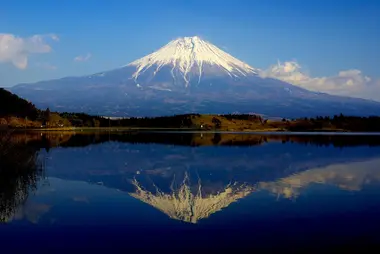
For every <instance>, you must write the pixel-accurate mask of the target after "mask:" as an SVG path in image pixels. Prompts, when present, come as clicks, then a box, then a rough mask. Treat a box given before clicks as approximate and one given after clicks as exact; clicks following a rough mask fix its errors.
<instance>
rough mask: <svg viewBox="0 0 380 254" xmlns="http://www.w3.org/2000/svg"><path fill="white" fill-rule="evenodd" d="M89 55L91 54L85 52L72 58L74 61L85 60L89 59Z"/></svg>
mask: <svg viewBox="0 0 380 254" xmlns="http://www.w3.org/2000/svg"><path fill="white" fill-rule="evenodd" d="M91 57H92V55H91V54H90V53H87V55H80V56H76V57H75V58H74V62H86V61H88V60H90V58H91Z"/></svg>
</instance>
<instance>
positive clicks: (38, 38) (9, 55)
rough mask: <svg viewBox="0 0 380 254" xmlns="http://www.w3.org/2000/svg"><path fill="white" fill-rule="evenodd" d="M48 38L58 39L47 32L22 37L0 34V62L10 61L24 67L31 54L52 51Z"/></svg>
mask: <svg viewBox="0 0 380 254" xmlns="http://www.w3.org/2000/svg"><path fill="white" fill-rule="evenodd" d="M49 40H53V41H58V40H59V37H58V36H57V35H55V34H48V35H33V36H31V37H28V38H22V37H19V36H16V35H13V34H0V62H3V63H12V64H13V65H14V66H16V67H17V68H19V69H26V68H27V66H28V58H29V56H30V55H31V54H44V53H49V52H51V51H52V48H51V46H50V45H49Z"/></svg>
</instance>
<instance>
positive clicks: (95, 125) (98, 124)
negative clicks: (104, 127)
mask: <svg viewBox="0 0 380 254" xmlns="http://www.w3.org/2000/svg"><path fill="white" fill-rule="evenodd" d="M92 122H93V125H94V127H96V128H99V127H100V121H99V120H98V119H95V118H93V119H92Z"/></svg>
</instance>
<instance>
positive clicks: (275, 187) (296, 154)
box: [0, 132, 380, 253]
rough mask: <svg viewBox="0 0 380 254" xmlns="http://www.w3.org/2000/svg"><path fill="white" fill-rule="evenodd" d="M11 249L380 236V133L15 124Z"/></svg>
mask: <svg viewBox="0 0 380 254" xmlns="http://www.w3.org/2000/svg"><path fill="white" fill-rule="evenodd" d="M1 137H2V138H1V140H2V141H1V142H0V159H1V160H0V174H1V177H0V220H1V221H2V222H3V223H2V224H1V225H0V237H1V238H0V239H1V243H2V247H3V249H7V250H11V251H13V252H17V251H21V249H22V250H28V252H32V253H33V252H38V251H40V250H45V251H46V250H54V251H55V252H56V251H58V250H61V251H65V250H66V249H69V248H74V249H76V250H78V249H80V248H91V249H96V250H98V251H100V250H104V252H107V253H108V252H109V251H110V249H113V250H114V251H115V252H116V251H118V250H132V249H138V250H140V251H142V250H144V249H147V250H148V249H153V250H156V251H157V250H160V249H162V250H163V253H165V252H169V251H174V252H178V250H190V249H202V250H204V249H208V248H211V249H212V250H226V249H230V248H233V249H235V250H239V249H242V250H243V249H255V250H271V251H274V250H276V251H281V252H284V251H289V250H314V251H316V250H319V249H322V250H324V251H326V250H332V249H333V248H336V247H339V248H351V250H352V247H356V248H367V247H369V246H371V247H373V246H374V245H375V246H376V244H377V243H379V242H380V233H379V229H378V228H379V225H380V219H379V214H380V213H379V212H380V192H379V190H380V185H379V180H380V136H352V135H323V136H321V135H315V134H313V135H259V134H232V133H170V134H169V133H141V132H140V133H139V132H135V133H85V134H75V133H69V132H65V133H56V132H52V133H37V132H33V133H12V134H9V133H3V134H2V136H1Z"/></svg>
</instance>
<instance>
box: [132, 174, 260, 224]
mask: <svg viewBox="0 0 380 254" xmlns="http://www.w3.org/2000/svg"><path fill="white" fill-rule="evenodd" d="M132 183H133V185H134V186H135V187H136V191H135V193H129V194H130V195H131V196H132V197H134V198H136V199H138V200H140V201H142V202H144V203H146V204H149V205H151V206H153V207H155V208H156V209H158V210H160V211H161V212H163V213H165V214H167V215H168V216H169V217H170V218H172V219H176V220H181V221H185V222H191V223H197V222H198V221H199V220H201V219H205V218H208V217H209V216H210V215H211V214H213V213H216V212H218V211H220V210H222V209H223V208H226V207H227V206H229V205H230V204H231V203H234V202H236V201H237V200H239V199H241V198H244V197H246V196H247V195H249V194H250V193H252V192H253V191H254V189H253V188H252V187H250V186H246V185H238V184H236V183H235V184H230V185H227V186H225V187H224V189H223V190H222V191H220V192H218V193H217V194H215V195H213V194H209V195H207V196H206V195H203V194H202V185H201V182H200V181H199V182H198V186H197V187H198V191H197V193H195V194H193V193H192V192H191V190H190V186H189V184H188V178H187V176H186V177H185V179H184V181H183V183H182V185H181V186H180V187H179V189H177V190H173V191H172V193H169V194H167V193H163V192H161V191H160V190H159V189H157V190H156V193H155V194H153V193H152V192H149V191H147V190H145V189H143V188H142V187H141V186H140V185H139V183H138V182H137V181H136V179H135V180H134V181H133V182H132Z"/></svg>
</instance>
